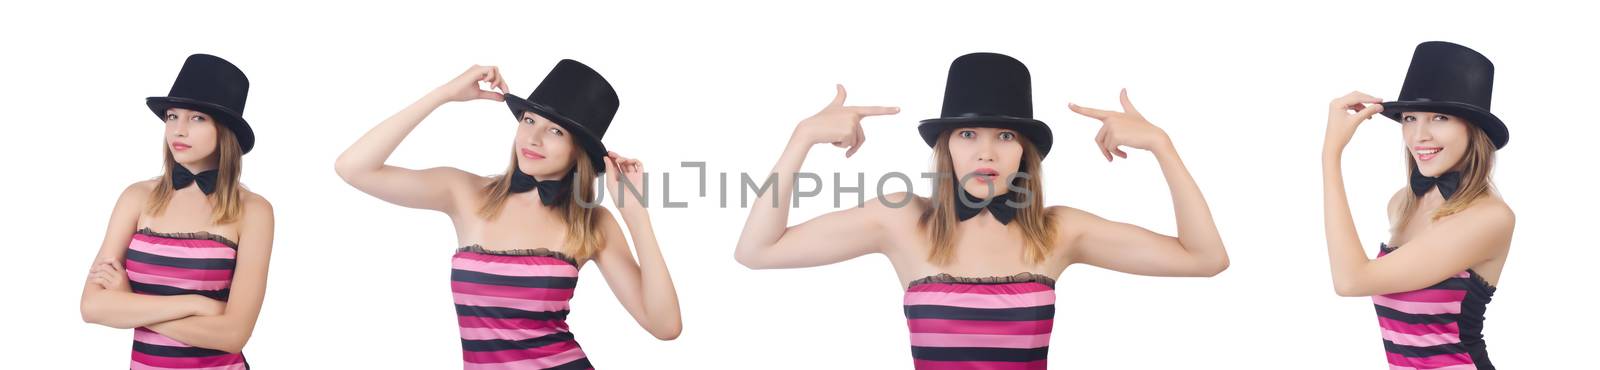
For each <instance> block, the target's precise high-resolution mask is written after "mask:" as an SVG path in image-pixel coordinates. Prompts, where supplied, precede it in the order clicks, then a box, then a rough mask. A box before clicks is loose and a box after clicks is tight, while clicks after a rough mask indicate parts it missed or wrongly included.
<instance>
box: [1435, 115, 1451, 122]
mask: <svg viewBox="0 0 1600 370" xmlns="http://www.w3.org/2000/svg"><path fill="white" fill-rule="evenodd" d="M1433 120H1434V121H1449V120H1450V116H1446V115H1443V114H1436V115H1434V116H1433Z"/></svg>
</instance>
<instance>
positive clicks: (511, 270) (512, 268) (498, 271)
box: [450, 258, 578, 277]
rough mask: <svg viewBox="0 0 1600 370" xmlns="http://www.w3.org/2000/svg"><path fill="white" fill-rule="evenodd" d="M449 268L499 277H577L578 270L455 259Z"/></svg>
mask: <svg viewBox="0 0 1600 370" xmlns="http://www.w3.org/2000/svg"><path fill="white" fill-rule="evenodd" d="M450 267H452V268H456V269H461V270H468V271H477V272H482V273H486V274H495V275H501V276H559V277H574V276H578V268H577V267H573V266H572V265H568V264H560V265H525V264H515V263H496V262H488V261H479V260H473V259H465V258H455V259H452V260H451V262H450Z"/></svg>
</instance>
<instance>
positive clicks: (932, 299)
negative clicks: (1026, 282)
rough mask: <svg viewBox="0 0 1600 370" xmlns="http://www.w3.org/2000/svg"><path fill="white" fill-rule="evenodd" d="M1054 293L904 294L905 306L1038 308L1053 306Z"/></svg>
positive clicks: (1045, 291) (1050, 291)
mask: <svg viewBox="0 0 1600 370" xmlns="http://www.w3.org/2000/svg"><path fill="white" fill-rule="evenodd" d="M1055 302H1056V292H1055V291H1053V290H1042V291H1038V292H1032V293H1022V294H1009V295H998V294H977V293H950V292H906V296H905V305H907V306H912V305H939V306H954V307H967V308H1016V307H1038V306H1048V305H1052V304H1055Z"/></svg>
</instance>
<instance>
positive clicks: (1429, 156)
mask: <svg viewBox="0 0 1600 370" xmlns="http://www.w3.org/2000/svg"><path fill="white" fill-rule="evenodd" d="M1443 151H1444V148H1428V149H1418V150H1413V151H1412V153H1413V154H1416V156H1417V160H1419V161H1429V160H1433V159H1434V158H1438V157H1439V152H1443Z"/></svg>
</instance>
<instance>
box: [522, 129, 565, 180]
mask: <svg viewBox="0 0 1600 370" xmlns="http://www.w3.org/2000/svg"><path fill="white" fill-rule="evenodd" d="M514 147H515V148H516V151H517V168H518V169H520V170H522V172H523V173H526V174H528V175H531V176H533V177H536V178H538V179H540V180H547V179H553V178H557V177H560V176H563V175H566V174H567V171H570V170H572V165H573V161H575V160H577V159H576V153H575V152H574V151H575V150H576V149H577V143H575V142H574V141H573V136H572V133H571V132H567V129H565V128H562V127H561V125H558V124H556V123H555V122H551V121H550V120H548V119H545V118H544V117H541V116H539V115H537V114H534V113H532V112H523V113H522V121H521V122H519V123H518V125H517V140H516V143H515V145H514Z"/></svg>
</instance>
